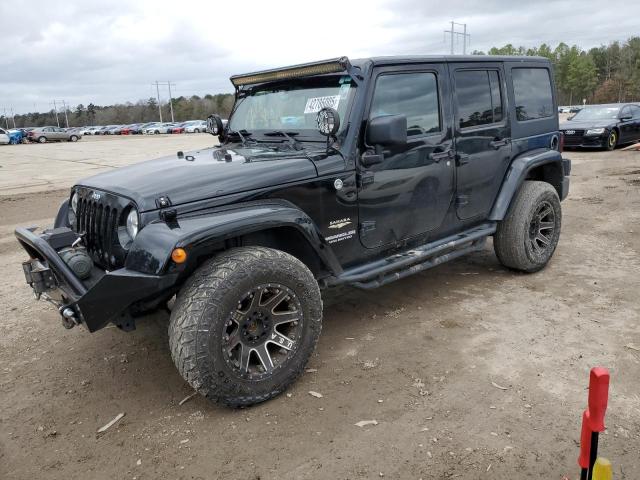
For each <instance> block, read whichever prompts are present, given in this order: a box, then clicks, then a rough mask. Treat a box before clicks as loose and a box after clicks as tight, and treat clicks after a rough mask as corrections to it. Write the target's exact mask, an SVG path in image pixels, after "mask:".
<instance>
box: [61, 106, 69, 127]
mask: <svg viewBox="0 0 640 480" xmlns="http://www.w3.org/2000/svg"><path fill="white" fill-rule="evenodd" d="M62 108H64V122H65V123H66V124H67V128H69V118H68V117H67V104H66V103H65V102H64V100H62Z"/></svg>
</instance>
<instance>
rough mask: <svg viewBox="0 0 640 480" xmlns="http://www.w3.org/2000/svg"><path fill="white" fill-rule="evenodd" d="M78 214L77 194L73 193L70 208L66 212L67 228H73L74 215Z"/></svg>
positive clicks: (74, 222)
mask: <svg viewBox="0 0 640 480" xmlns="http://www.w3.org/2000/svg"><path fill="white" fill-rule="evenodd" d="M77 212H78V194H77V193H74V194H73V196H72V197H71V208H69V210H68V212H67V221H68V222H69V226H71V227H72V228H73V226H74V225H75V224H76V213H77Z"/></svg>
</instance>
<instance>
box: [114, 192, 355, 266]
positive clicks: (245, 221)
mask: <svg viewBox="0 0 640 480" xmlns="http://www.w3.org/2000/svg"><path fill="white" fill-rule="evenodd" d="M278 227H291V228H294V229H296V230H297V231H298V232H299V233H300V234H302V236H303V237H304V238H305V240H306V241H307V242H308V243H309V246H310V247H311V248H312V249H313V251H314V253H315V254H316V255H317V256H318V258H319V260H320V262H321V263H322V264H323V266H324V267H325V268H326V269H327V271H329V272H330V273H331V274H334V275H335V274H339V273H340V272H342V267H341V265H340V262H339V261H338V259H337V258H336V256H335V254H334V253H333V250H332V249H331V247H330V245H329V244H328V243H327V242H326V240H325V239H324V237H323V236H322V235H321V233H320V230H319V229H318V228H317V226H316V225H315V223H314V222H313V220H311V218H310V217H309V216H308V215H307V214H306V213H305V212H303V211H302V210H300V209H299V208H298V207H296V206H295V205H293V204H292V203H290V202H287V201H284V200H264V201H254V202H247V203H242V204H235V205H233V206H228V207H222V208H216V209H213V210H207V211H203V212H193V213H190V214H186V215H182V216H180V215H179V216H178V217H177V218H176V219H175V220H169V221H167V222H165V221H161V220H157V221H154V222H152V223H150V224H149V225H146V226H145V227H144V228H142V229H141V230H140V233H138V236H137V237H136V239H135V241H134V242H133V245H132V246H131V249H130V250H129V253H128V254H127V259H126V262H125V267H126V268H128V269H132V270H136V271H139V272H144V273H148V274H153V275H159V274H161V273H163V272H165V271H166V269H167V267H168V266H169V264H170V263H171V262H170V258H171V252H172V251H173V249H174V248H178V247H180V248H184V249H185V250H186V251H187V254H188V255H189V256H192V255H195V256H197V255H201V254H206V253H208V252H211V250H212V249H215V248H216V247H219V246H220V245H221V244H222V245H223V244H224V242H225V241H226V240H230V239H233V238H237V237H239V236H242V235H247V234H250V233H254V232H259V231H264V230H269V229H273V228H278ZM187 262H189V260H188V261H187Z"/></svg>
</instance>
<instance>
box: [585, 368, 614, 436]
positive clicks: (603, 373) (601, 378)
mask: <svg viewBox="0 0 640 480" xmlns="http://www.w3.org/2000/svg"><path fill="white" fill-rule="evenodd" d="M608 402H609V370H607V369H606V368H603V367H595V368H592V369H591V375H590V377H589V428H590V429H591V431H592V432H603V431H604V428H605V427H604V415H605V412H606V411H607V403H608Z"/></svg>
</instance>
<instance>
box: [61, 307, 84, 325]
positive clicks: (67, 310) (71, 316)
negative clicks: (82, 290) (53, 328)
mask: <svg viewBox="0 0 640 480" xmlns="http://www.w3.org/2000/svg"><path fill="white" fill-rule="evenodd" d="M60 315H62V326H63V327H64V328H66V329H67V330H69V329H70V328H73V327H75V326H76V325H78V324H79V323H80V320H78V317H77V316H76V312H74V311H73V308H71V307H60Z"/></svg>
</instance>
